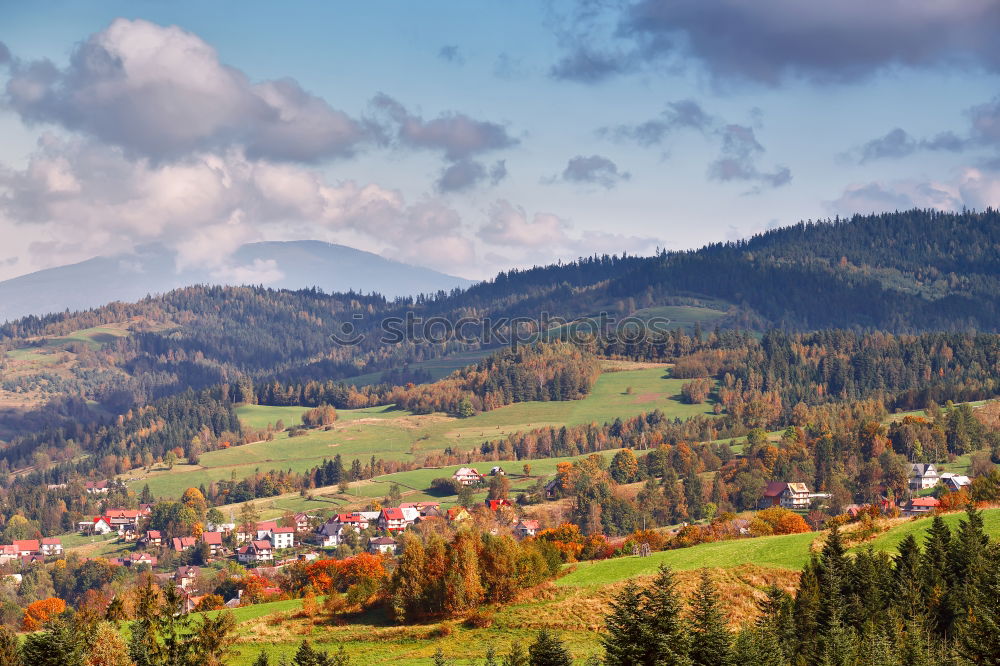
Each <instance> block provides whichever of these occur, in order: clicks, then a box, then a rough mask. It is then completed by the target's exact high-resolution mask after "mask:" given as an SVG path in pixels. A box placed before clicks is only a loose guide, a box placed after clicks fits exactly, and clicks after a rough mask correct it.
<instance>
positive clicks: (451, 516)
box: [448, 506, 472, 522]
mask: <svg viewBox="0 0 1000 666" xmlns="http://www.w3.org/2000/svg"><path fill="white" fill-rule="evenodd" d="M469 518H472V514H470V513H469V511H468V509H466V508H465V507H464V506H456V507H452V508H450V509H448V520H451V521H454V522H458V521H460V520H468V519H469Z"/></svg>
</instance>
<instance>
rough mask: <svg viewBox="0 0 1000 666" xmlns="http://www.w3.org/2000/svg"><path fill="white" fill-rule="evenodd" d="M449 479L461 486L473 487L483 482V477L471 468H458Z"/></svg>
mask: <svg viewBox="0 0 1000 666" xmlns="http://www.w3.org/2000/svg"><path fill="white" fill-rule="evenodd" d="M451 478H453V479H454V480H455V481H457V482H458V483H460V484H462V485H463V486H474V485H476V484H477V483H482V481H483V475H482V474H480V473H479V472H477V471H476V470H474V469H472V468H471V467H460V468H458V470H456V471H455V473H454V474H453V475H452V477H451Z"/></svg>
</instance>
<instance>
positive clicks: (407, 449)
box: [127, 366, 711, 497]
mask: <svg viewBox="0 0 1000 666" xmlns="http://www.w3.org/2000/svg"><path fill="white" fill-rule="evenodd" d="M668 374H669V369H668V368H667V367H666V366H658V367H644V368H641V369H636V370H626V371H619V372H606V373H603V374H602V375H601V376H600V378H599V379H598V381H597V382H596V384H595V386H594V388H593V390H592V391H591V393H590V395H588V396H587V397H586V398H584V399H582V400H571V401H563V402H530V403H517V404H514V405H509V406H507V407H503V408H501V409H497V410H494V411H491V412H484V413H482V414H477V415H476V416H473V417H470V418H467V419H457V418H452V417H449V416H445V415H442V414H431V415H415V414H411V413H409V412H406V411H402V410H394V409H391V408H389V407H375V408H369V409H359V410H340V411H339V412H338V414H339V416H338V420H337V423H336V424H335V425H334V426H333V428H332V429H330V430H327V431H322V430H314V431H309V432H307V433H306V434H305V435H302V436H299V437H294V438H289V437H288V435H287V433H284V432H282V433H277V434H276V435H275V438H274V439H273V440H272V441H262V442H256V443H253V444H247V445H244V446H238V447H233V448H230V449H226V450H219V451H211V452H208V453H205V454H203V455H202V456H201V460H200V461H199V464H198V465H176V466H175V467H174V468H173V469H171V470H169V471H168V470H154V471H152V472H150V473H148V474H147V473H145V472H144V471H143V470H136V471H134V472H133V473H132V474H131V475H130V476H129V477H127V480H128V482H129V483H130V485H131V486H132V487H134V488H136V489H138V488H141V487H142V485H143V484H146V483H148V484H149V486H150V489H151V490H152V491H153V493H154V494H155V495H156V496H157V497H176V496H179V495H180V494H181V493H182V492H183V491H184V489H186V488H188V487H191V486H198V485H199V484H202V483H205V484H208V483H210V482H212V481H218V480H220V479H230V478H235V479H241V478H245V477H246V476H249V475H251V474H253V473H254V472H255V471H256V470H268V469H291V470H293V471H297V472H301V471H304V470H306V469H309V468H311V467H314V466H315V465H317V464H319V463H320V462H322V461H323V459H324V458H332V457H333V456H334V455H336V454H338V453H339V454H340V455H341V457H342V458H343V459H344V461H345V463H349V462H350V461H351V460H353V459H354V458H360V459H361V460H363V461H367V460H368V458H370V457H371V456H372V455H374V456H377V457H380V458H384V459H386V460H414V459H418V460H419V459H420V457H421V456H422V455H424V454H427V453H432V452H440V451H443V450H444V449H445V448H446V447H451V448H453V449H459V450H462V449H472V448H476V447H478V446H479V445H480V444H481V443H482V442H483V441H486V440H492V439H499V438H502V437H506V436H507V435H508V434H511V433H517V432H523V431H527V430H531V429H532V428H538V427H549V426H552V427H559V426H562V425H568V426H569V425H579V424H585V423H591V422H596V423H604V422H607V421H612V420H614V419H615V418H616V417H619V416H621V417H628V416H634V415H636V414H640V413H642V412H647V411H651V410H653V409H661V410H663V412H664V413H665V414H666V415H667V416H668V417H669V418H674V417H679V418H682V419H683V418H686V417H688V416H693V415H695V414H709V413H711V405H710V404H702V405H688V404H684V403H682V402H681V401H680V395H679V394H680V388H681V385H682V384H683V383H684V381H685V380H681V379H672V378H670V377H669V376H668ZM304 411H305V410H304V409H303V408H301V407H265V406H259V405H249V406H245V407H241V408H240V410H239V414H240V418H242V419H243V420H244V421H246V422H247V424H249V425H251V426H254V427H258V428H260V427H264V426H266V425H267V424H268V423H276V422H277V421H278V420H282V421H283V422H284V424H285V425H286V426H288V425H291V424H293V423H296V422H299V421H300V419H301V415H302V413H303V412H304ZM380 480H381V479H380Z"/></svg>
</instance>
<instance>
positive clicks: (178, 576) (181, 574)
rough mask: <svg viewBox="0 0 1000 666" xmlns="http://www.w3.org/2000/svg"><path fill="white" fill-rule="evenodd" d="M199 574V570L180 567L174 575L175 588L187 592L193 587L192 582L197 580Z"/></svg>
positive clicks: (193, 567) (192, 567)
mask: <svg viewBox="0 0 1000 666" xmlns="http://www.w3.org/2000/svg"><path fill="white" fill-rule="evenodd" d="M200 573H201V569H199V568H198V567H195V566H191V567H180V568H178V569H177V571H176V572H175V573H174V583H176V584H177V587H179V588H181V589H183V590H185V591H187V590H189V589H191V588H192V587H193V586H194V582H195V581H196V580H197V579H198V574H200Z"/></svg>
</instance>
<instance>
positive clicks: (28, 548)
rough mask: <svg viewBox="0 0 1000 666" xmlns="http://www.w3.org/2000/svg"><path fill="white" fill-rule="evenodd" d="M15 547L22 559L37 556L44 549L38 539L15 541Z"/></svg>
mask: <svg viewBox="0 0 1000 666" xmlns="http://www.w3.org/2000/svg"><path fill="white" fill-rule="evenodd" d="M14 546H15V547H16V548H17V554H18V555H20V556H21V557H24V556H25V555H35V554H37V553H39V552H40V551H41V549H42V544H40V543H39V542H38V539H15V540H14Z"/></svg>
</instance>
